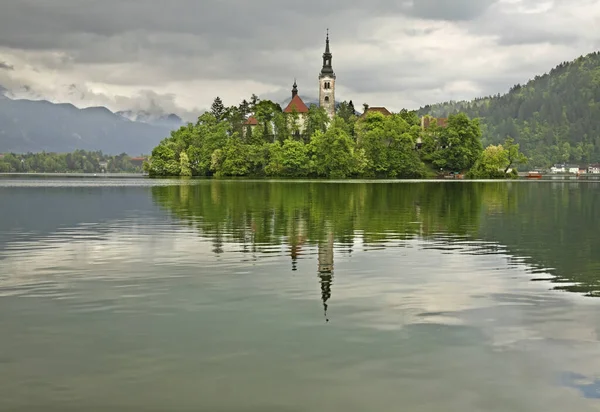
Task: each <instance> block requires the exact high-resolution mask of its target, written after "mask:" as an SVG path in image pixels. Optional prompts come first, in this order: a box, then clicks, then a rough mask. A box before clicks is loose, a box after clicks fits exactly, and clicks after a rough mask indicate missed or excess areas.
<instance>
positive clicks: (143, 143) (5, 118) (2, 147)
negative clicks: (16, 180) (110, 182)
mask: <svg viewBox="0 0 600 412" xmlns="http://www.w3.org/2000/svg"><path fill="white" fill-rule="evenodd" d="M131 113H133V112H131ZM143 120H144V121H140V120H130V119H128V118H126V117H125V116H123V115H121V114H116V113H113V112H111V111H110V110H109V109H107V108H106V107H88V108H83V109H80V108H77V107H75V106H74V105H72V104H70V103H52V102H49V101H46V100H26V99H11V98H9V97H7V96H6V89H4V88H2V87H1V86H0V153H7V152H14V153H26V152H41V151H46V152H59V153H64V152H72V151H74V150H77V149H84V150H101V151H102V152H104V153H106V154H120V153H127V154H130V155H140V154H147V153H150V152H151V151H152V148H154V147H155V146H156V145H157V144H158V143H159V142H160V141H161V140H162V139H163V138H165V137H168V136H169V135H170V132H171V131H172V130H175V129H178V128H179V127H180V126H181V125H182V124H183V121H182V120H181V118H179V117H178V116H176V115H165V116H157V117H156V118H153V117H151V116H148V117H146V118H144V119H143Z"/></svg>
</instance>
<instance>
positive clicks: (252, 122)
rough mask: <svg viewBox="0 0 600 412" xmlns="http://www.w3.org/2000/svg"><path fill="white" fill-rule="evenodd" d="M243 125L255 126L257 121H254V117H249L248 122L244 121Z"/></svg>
mask: <svg viewBox="0 0 600 412" xmlns="http://www.w3.org/2000/svg"><path fill="white" fill-rule="evenodd" d="M244 125H246V126H256V125H258V120H256V117H254V116H251V117H249V118H248V120H246V123H244Z"/></svg>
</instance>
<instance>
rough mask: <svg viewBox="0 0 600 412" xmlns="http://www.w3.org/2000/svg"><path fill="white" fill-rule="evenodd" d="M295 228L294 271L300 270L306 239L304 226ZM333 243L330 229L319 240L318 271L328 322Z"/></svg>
mask: <svg viewBox="0 0 600 412" xmlns="http://www.w3.org/2000/svg"><path fill="white" fill-rule="evenodd" d="M300 226H301V225H300ZM294 229H297V230H294V231H293V233H292V234H291V236H290V237H289V242H290V257H291V259H292V271H296V270H298V258H299V257H300V256H301V255H302V254H303V253H302V252H303V251H302V246H303V245H304V241H305V239H306V238H305V236H304V234H303V230H302V227H299V228H296V227H294ZM333 243H334V241H333V230H328V231H327V235H326V238H325V239H324V240H321V241H319V242H318V253H317V273H318V277H319V284H320V286H321V301H322V302H323V313H324V316H325V321H326V322H329V318H328V316H327V309H328V304H327V302H328V301H329V299H330V298H331V285H332V283H333Z"/></svg>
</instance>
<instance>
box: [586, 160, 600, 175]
mask: <svg viewBox="0 0 600 412" xmlns="http://www.w3.org/2000/svg"><path fill="white" fill-rule="evenodd" d="M588 173H592V174H595V175H598V174H600V163H596V164H593V165H589V166H588Z"/></svg>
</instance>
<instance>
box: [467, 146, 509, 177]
mask: <svg viewBox="0 0 600 412" xmlns="http://www.w3.org/2000/svg"><path fill="white" fill-rule="evenodd" d="M508 164H509V160H508V151H507V150H506V149H505V148H504V147H502V145H497V146H493V145H490V146H488V147H486V148H485V150H484V151H483V152H481V155H480V156H479V159H477V162H475V165H474V166H473V168H472V169H471V171H470V172H469V177H472V178H475V179H502V178H505V177H506V170H508V167H507V166H508Z"/></svg>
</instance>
